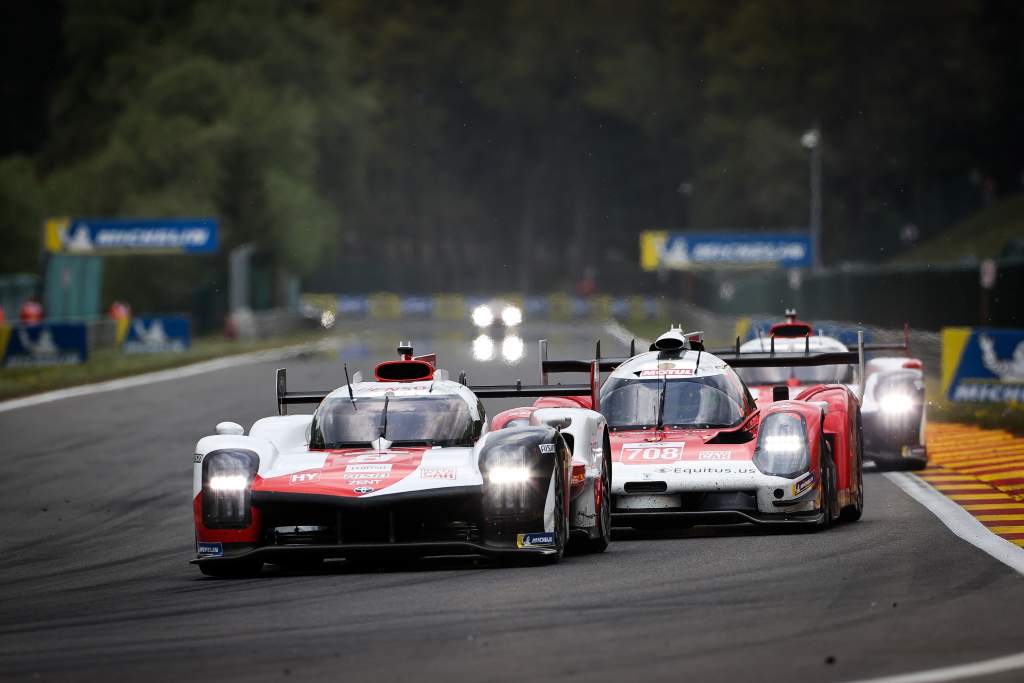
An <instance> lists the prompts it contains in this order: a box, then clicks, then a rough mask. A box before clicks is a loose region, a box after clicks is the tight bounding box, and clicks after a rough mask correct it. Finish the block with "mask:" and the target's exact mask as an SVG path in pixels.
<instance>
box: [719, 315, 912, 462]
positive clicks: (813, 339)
mask: <svg viewBox="0 0 1024 683" xmlns="http://www.w3.org/2000/svg"><path fill="white" fill-rule="evenodd" d="M771 350H774V351H775V352H778V353H793V352H802V351H804V350H808V351H810V352H826V351H831V352H844V351H847V350H848V349H847V347H846V346H845V345H844V344H843V343H842V342H840V341H839V340H838V339H835V338H834V337H829V336H827V335H823V334H821V333H818V334H815V333H814V330H813V327H812V325H811V324H810V323H806V322H803V321H801V320H798V319H797V317H796V311H795V310H792V309H790V310H787V311H786V319H785V320H784V321H782V322H777V323H775V324H773V325H771V326H770V327H769V328H768V330H767V334H764V335H761V336H759V337H758V338H757V339H751V340H749V341H747V342H745V343H744V344H742V345H741V346H740V352H741V353H764V352H768V351H771ZM892 351H902V352H904V353H906V354H907V355H906V356H882V355H873V356H872V357H870V358H868V359H867V360H866V362H865V364H864V372H863V373H862V374H863V379H862V378H861V377H857V376H856V370H857V368H856V366H855V365H853V364H837V365H831V366H816V367H783V366H777V367H751V368H738V369H737V372H738V373H739V374H740V376H741V377H742V378H743V380H744V381H745V382H746V383H747V385H748V386H750V387H751V391H752V392H754V393H757V392H762V391H767V392H770V391H772V387H775V386H787V387H789V393H790V395H791V396H792V397H794V398H797V397H799V396H801V395H802V392H804V391H805V390H806V389H807V388H808V387H811V386H814V385H817V384H821V383H844V384H846V385H847V386H849V387H850V389H851V390H852V391H854V392H855V393H856V394H857V396H858V398H859V399H860V402H861V418H862V421H863V432H864V457H865V458H866V459H867V460H871V461H874V462H875V463H876V464H877V465H879V466H882V467H886V468H892V469H923V468H924V467H926V466H927V465H928V450H927V447H926V445H925V426H926V423H927V401H926V400H925V383H924V372H923V368H922V363H921V360H920V359H918V358H912V357H910V355H909V351H910V334H909V330H907V329H906V328H905V329H904V341H903V343H902V344H864V352H865V353H866V354H878V353H879V352H892Z"/></svg>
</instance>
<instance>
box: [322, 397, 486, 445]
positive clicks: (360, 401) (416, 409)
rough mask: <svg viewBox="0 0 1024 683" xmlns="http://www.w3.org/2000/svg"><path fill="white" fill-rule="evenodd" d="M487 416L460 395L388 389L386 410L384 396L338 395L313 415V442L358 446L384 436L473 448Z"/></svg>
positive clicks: (412, 442) (396, 442) (402, 442)
mask: <svg viewBox="0 0 1024 683" xmlns="http://www.w3.org/2000/svg"><path fill="white" fill-rule="evenodd" d="M385 416H386V420H385ZM483 421H484V417H483V416H482V415H481V418H480V419H477V420H474V419H473V416H472V415H471V414H470V411H469V406H468V404H467V403H466V401H465V400H464V399H463V398H462V397H460V396H456V395H438V394H432V395H419V396H416V395H411V396H402V395H400V394H399V395H395V394H388V395H387V410H386V411H385V396H384V395H377V396H372V397H367V396H359V395H356V396H355V399H354V400H353V399H350V398H349V397H348V396H346V395H344V394H338V395H334V396H329V397H327V398H326V399H324V401H323V403H321V404H320V407H318V408H317V410H316V413H314V414H313V424H312V428H311V434H310V443H309V447H310V448H359V447H363V446H367V445H369V443H370V442H371V441H373V440H374V439H376V438H378V437H380V436H383V437H384V438H385V439H387V440H388V441H391V442H392V444H394V445H397V446H443V447H449V446H467V447H468V446H472V445H473V444H475V443H476V441H477V440H478V439H479V438H480V434H481V432H482V429H483Z"/></svg>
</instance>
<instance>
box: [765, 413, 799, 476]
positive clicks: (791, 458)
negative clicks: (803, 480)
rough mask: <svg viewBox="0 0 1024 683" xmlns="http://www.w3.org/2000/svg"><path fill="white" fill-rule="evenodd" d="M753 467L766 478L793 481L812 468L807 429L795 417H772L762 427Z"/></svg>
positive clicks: (780, 415) (783, 415)
mask: <svg viewBox="0 0 1024 683" xmlns="http://www.w3.org/2000/svg"><path fill="white" fill-rule="evenodd" d="M754 465H755V466H756V467H757V469H759V470H761V471H762V472H764V473H765V474H771V475H775V476H778V477H786V478H787V479H792V478H794V477H796V476H797V475H800V474H803V473H804V472H806V471H807V470H808V469H810V466H811V454H810V449H808V448H807V428H806V425H804V419H803V418H802V417H801V416H800V415H797V414H796V413H772V414H771V415H768V416H767V417H766V418H765V419H764V421H763V422H762V423H761V433H760V435H759V436H758V439H757V449H756V450H755V451H754Z"/></svg>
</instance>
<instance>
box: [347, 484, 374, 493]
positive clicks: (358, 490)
mask: <svg viewBox="0 0 1024 683" xmlns="http://www.w3.org/2000/svg"><path fill="white" fill-rule="evenodd" d="M352 490H353V491H355V492H356V493H373V487H372V486H357V487H355V488H354V489H352Z"/></svg>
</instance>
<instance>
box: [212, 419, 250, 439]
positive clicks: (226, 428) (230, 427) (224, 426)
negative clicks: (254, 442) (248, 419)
mask: <svg viewBox="0 0 1024 683" xmlns="http://www.w3.org/2000/svg"><path fill="white" fill-rule="evenodd" d="M216 431H217V433H218V434H221V435H230V436H242V435H243V434H245V428H244V427H242V425H240V424H238V423H237V422H221V423H218V424H217V427H216Z"/></svg>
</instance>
